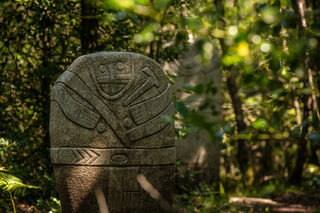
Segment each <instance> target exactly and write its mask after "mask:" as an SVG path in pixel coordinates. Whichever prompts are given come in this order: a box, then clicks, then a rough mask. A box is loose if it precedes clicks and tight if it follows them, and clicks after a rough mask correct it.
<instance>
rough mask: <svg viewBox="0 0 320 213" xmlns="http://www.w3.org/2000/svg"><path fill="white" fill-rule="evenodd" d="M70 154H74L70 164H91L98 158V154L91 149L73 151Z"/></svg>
mask: <svg viewBox="0 0 320 213" xmlns="http://www.w3.org/2000/svg"><path fill="white" fill-rule="evenodd" d="M72 153H73V154H74V159H73V160H72V162H71V163H74V164H81V163H87V164H92V163H93V162H95V161H96V160H97V159H98V158H99V157H100V154H98V153H97V152H95V151H93V150H91V149H73V150H72Z"/></svg>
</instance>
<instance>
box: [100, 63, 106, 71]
mask: <svg viewBox="0 0 320 213" xmlns="http://www.w3.org/2000/svg"><path fill="white" fill-rule="evenodd" d="M99 71H100V72H105V71H107V67H106V66H105V65H104V64H101V65H100V66H99Z"/></svg>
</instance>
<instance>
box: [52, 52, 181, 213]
mask: <svg viewBox="0 0 320 213" xmlns="http://www.w3.org/2000/svg"><path fill="white" fill-rule="evenodd" d="M173 113H174V107H173V103H172V94H171V89H170V84H169V83H168V81H167V79H166V76H165V74H164V73H163V71H162V69H161V67H160V66H159V65H158V64H157V63H156V62H155V61H153V60H152V59H150V58H148V57H145V56H143V55H140V54H135V53H122V52H100V53H94V54H89V55H84V56H81V57H79V58H77V59H76V60H75V61H74V62H73V63H72V64H71V66H70V67H69V68H68V69H67V70H66V71H65V72H64V73H63V74H62V75H61V76H60V77H59V78H58V80H57V81H56V83H55V85H54V87H53V89H52V94H51V109H50V140H51V149H50V156H51V162H52V164H53V166H54V172H55V178H56V182H57V187H58V191H59V196H60V200H61V204H62V209H63V212H68V213H72V212H86V213H90V212H98V211H99V205H98V201H97V198H96V194H95V190H96V189H97V188H98V189H101V190H102V192H103V195H104V197H105V200H106V204H107V207H108V210H109V212H110V213H113V212H130V213H131V212H162V211H163V209H162V208H161V207H160V206H159V204H158V203H157V201H156V200H155V199H154V198H151V196H150V195H149V194H148V192H146V191H145V190H144V189H143V187H141V185H140V183H139V182H138V181H137V177H138V176H139V175H143V176H144V177H145V179H146V180H147V181H148V182H149V183H150V184H151V185H152V186H153V187H154V188H155V189H156V190H157V191H158V192H160V194H162V195H163V197H164V199H166V200H169V202H170V200H171V199H170V196H169V195H170V186H171V185H172V182H173V175H174V162H175V150H174V136H175V133H174V124H173V123H168V122H167V120H166V119H165V117H166V116H168V115H172V114H173Z"/></svg>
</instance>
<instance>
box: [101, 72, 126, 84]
mask: <svg viewBox="0 0 320 213" xmlns="http://www.w3.org/2000/svg"><path fill="white" fill-rule="evenodd" d="M130 77H131V75H130V74H122V75H116V76H113V77H105V76H104V77H100V78H98V79H97V81H98V83H100V84H105V83H107V84H127V83H128V82H129V80H130Z"/></svg>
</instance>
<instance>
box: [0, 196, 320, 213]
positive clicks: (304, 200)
mask: <svg viewBox="0 0 320 213" xmlns="http://www.w3.org/2000/svg"><path fill="white" fill-rule="evenodd" d="M228 204H229V205H228ZM228 204H227V206H226V208H222V209H220V210H217V211H216V210H214V209H210V210H204V211H202V210H200V211H194V212H254V213H255V212H319V213H320V193H319V194H315V193H308V192H288V193H285V194H283V195H273V196H271V197H268V198H260V197H259V198H258V197H235V196H232V197H229V201H228ZM224 209H225V210H224ZM0 212H1V211H0ZM41 212H44V211H42V210H40V209H37V208H36V207H35V206H31V205H28V204H26V203H19V204H17V213H41ZM179 212H181V213H185V212H189V211H186V210H183V209H181V210H180V211H179Z"/></svg>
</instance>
